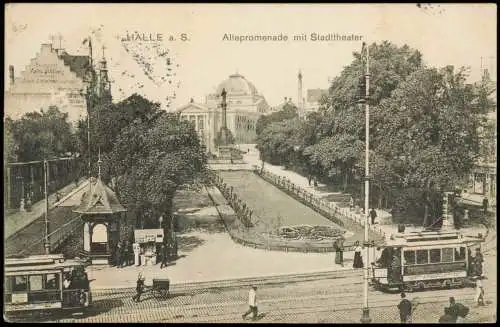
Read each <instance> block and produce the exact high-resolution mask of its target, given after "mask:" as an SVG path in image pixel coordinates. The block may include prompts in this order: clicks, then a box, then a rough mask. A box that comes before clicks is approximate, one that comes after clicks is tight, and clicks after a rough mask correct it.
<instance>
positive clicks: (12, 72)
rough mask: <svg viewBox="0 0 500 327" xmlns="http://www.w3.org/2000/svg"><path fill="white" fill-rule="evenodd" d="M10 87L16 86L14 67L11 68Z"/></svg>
mask: <svg viewBox="0 0 500 327" xmlns="http://www.w3.org/2000/svg"><path fill="white" fill-rule="evenodd" d="M9 78H10V85H14V66H12V65H10V66H9Z"/></svg>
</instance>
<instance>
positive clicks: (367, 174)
mask: <svg viewBox="0 0 500 327" xmlns="http://www.w3.org/2000/svg"><path fill="white" fill-rule="evenodd" d="M363 48H364V49H365V50H366V61H365V65H366V73H365V84H366V85H365V87H366V90H365V101H364V102H365V249H366V263H365V267H364V279H365V280H364V296H363V300H364V301H363V312H362V315H361V322H362V323H370V322H371V320H372V319H371V318H370V308H369V307H368V278H369V277H368V263H369V262H370V261H369V253H370V243H369V241H368V231H369V216H370V214H369V209H370V208H369V207H370V161H369V160H370V152H369V151H370V104H369V98H370V64H369V60H370V53H369V45H368V44H366V43H364V42H363ZM361 55H362V56H363V51H362V53H361Z"/></svg>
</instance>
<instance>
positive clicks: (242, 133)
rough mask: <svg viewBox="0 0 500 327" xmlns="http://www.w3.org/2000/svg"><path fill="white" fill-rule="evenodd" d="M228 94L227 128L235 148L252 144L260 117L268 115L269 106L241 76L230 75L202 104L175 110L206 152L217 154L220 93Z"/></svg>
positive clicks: (190, 104) (192, 103)
mask: <svg viewBox="0 0 500 327" xmlns="http://www.w3.org/2000/svg"><path fill="white" fill-rule="evenodd" d="M223 89H225V90H226V92H227V95H226V101H227V114H226V116H227V127H228V129H229V130H230V131H231V133H232V135H233V137H234V139H235V143H236V144H246V143H253V142H255V138H256V134H255V124H256V123H257V120H258V119H259V117H260V116H261V115H263V114H266V113H268V112H269V105H268V104H267V102H266V99H265V98H264V96H262V95H261V94H259V92H258V91H257V88H256V87H255V86H254V85H253V84H252V83H251V82H250V81H248V80H247V79H246V78H245V77H244V76H243V75H240V74H233V75H230V76H229V78H228V79H226V80H224V81H222V82H221V83H220V84H219V86H218V87H217V89H216V92H215V93H212V94H209V95H207V96H206V97H205V102H204V103H196V102H194V101H193V100H191V102H190V103H188V104H187V105H184V106H182V107H181V108H179V109H177V111H178V112H179V113H180V115H181V117H183V118H184V119H187V120H189V121H191V122H193V124H194V125H195V129H196V131H197V132H198V134H199V135H200V140H202V142H203V144H204V145H205V147H206V149H207V151H208V152H210V153H214V154H215V153H217V152H218V151H217V145H216V137H217V134H218V133H219V131H220V128H221V125H222V111H221V101H222V97H221V93H222V90H223Z"/></svg>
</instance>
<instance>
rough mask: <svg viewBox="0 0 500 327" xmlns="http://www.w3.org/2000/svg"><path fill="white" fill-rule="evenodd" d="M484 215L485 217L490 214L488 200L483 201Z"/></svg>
mask: <svg viewBox="0 0 500 327" xmlns="http://www.w3.org/2000/svg"><path fill="white" fill-rule="evenodd" d="M483 213H484V215H485V216H486V215H487V213H488V199H487V198H484V199H483Z"/></svg>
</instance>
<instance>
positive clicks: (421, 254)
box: [417, 250, 429, 264]
mask: <svg viewBox="0 0 500 327" xmlns="http://www.w3.org/2000/svg"><path fill="white" fill-rule="evenodd" d="M425 263H429V251H427V250H417V264H425Z"/></svg>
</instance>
